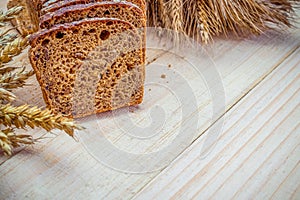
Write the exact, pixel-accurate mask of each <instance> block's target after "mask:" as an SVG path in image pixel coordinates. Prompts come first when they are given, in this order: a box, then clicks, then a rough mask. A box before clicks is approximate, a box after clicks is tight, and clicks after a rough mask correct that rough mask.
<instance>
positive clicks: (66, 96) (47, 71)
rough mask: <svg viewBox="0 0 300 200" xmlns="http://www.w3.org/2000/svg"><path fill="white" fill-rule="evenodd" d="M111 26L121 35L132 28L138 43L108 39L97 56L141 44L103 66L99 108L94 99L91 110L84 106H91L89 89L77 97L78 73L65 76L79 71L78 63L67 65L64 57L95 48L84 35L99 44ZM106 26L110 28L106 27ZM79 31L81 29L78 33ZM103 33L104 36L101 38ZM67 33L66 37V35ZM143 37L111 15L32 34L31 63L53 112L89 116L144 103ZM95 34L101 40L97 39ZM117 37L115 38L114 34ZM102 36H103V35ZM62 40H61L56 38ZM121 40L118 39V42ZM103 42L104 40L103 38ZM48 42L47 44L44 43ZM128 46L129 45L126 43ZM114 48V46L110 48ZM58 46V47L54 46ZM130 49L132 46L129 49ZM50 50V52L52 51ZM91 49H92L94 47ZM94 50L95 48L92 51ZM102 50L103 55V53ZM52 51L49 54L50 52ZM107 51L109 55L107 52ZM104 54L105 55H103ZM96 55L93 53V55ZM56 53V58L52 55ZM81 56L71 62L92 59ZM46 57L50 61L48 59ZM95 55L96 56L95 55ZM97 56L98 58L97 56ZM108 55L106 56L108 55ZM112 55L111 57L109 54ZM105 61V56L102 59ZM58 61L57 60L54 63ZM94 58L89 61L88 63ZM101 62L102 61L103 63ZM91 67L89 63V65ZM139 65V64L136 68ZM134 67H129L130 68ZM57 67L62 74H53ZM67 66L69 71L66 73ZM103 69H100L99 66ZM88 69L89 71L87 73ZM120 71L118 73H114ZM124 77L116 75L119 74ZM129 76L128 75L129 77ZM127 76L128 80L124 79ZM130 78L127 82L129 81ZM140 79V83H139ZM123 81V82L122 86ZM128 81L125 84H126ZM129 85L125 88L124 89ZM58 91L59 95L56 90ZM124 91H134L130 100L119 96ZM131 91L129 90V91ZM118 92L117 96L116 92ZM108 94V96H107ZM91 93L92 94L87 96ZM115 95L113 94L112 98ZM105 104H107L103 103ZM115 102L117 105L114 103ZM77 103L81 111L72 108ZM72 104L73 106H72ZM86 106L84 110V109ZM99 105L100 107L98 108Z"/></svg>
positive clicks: (132, 33)
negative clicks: (61, 49)
mask: <svg viewBox="0 0 300 200" xmlns="http://www.w3.org/2000/svg"><path fill="white" fill-rule="evenodd" d="M108 24H109V26H108V27H111V28H113V29H112V30H110V31H111V35H112V36H114V34H115V35H116V34H118V33H123V31H129V33H131V35H133V36H134V38H135V39H137V40H136V41H137V43H134V42H136V41H133V43H132V42H131V43H130V42H126V40H118V41H121V43H122V41H125V42H123V43H122V44H119V43H114V42H116V41H115V40H113V39H111V40H110V39H107V40H108V41H107V42H108V43H106V46H105V45H104V44H105V43H101V41H100V43H101V44H103V46H101V45H100V49H98V50H97V51H96V53H95V55H96V56H99V55H100V56H101V57H102V56H103V55H106V56H107V55H109V53H111V50H110V51H109V50H107V52H105V49H106V48H108V49H114V48H116V49H117V50H121V52H122V50H123V49H124V48H125V49H126V48H128V47H126V45H128V44H131V45H132V44H137V45H138V46H137V47H136V48H135V50H134V48H133V51H130V50H129V51H128V52H127V53H125V54H124V55H122V56H118V57H116V58H115V59H114V60H111V62H113V63H112V64H111V65H109V66H108V67H107V66H106V65H105V66H106V67H105V68H101V70H100V71H102V72H103V70H104V72H105V71H106V72H105V73H102V72H101V77H102V78H100V82H99V83H98V84H96V85H97V95H96V96H95V102H96V104H95V105H96V107H93V106H94V104H93V101H91V102H92V105H91V106H92V109H90V107H87V109H85V107H84V106H86V105H83V104H84V103H86V102H85V101H87V102H89V103H88V104H87V105H90V104H91V103H90V101H89V98H87V99H86V98H85V94H86V93H87V92H89V90H83V93H80V92H79V96H78V97H77V96H76V95H75V97H74V95H73V93H72V92H73V91H74V87H75V86H76V84H75V86H74V80H73V81H72V80H71V79H72V77H73V78H74V76H75V75H74V74H73V75H72V74H71V75H66V77H61V76H64V73H66V74H67V73H68V72H69V70H70V71H73V70H75V71H76V70H78V68H77V67H78V66H77V65H73V64H68V63H67V64H66V65H65V64H64V63H63V62H61V61H62V60H60V57H61V58H63V57H66V58H70V55H76V54H77V53H76V52H77V50H78V53H79V52H82V51H84V50H85V48H92V49H93V47H90V46H89V45H88V44H87V45H86V46H84V45H85V42H84V41H85V40H84V38H83V37H85V38H86V39H88V40H86V41H87V42H90V43H89V44H92V45H94V46H95V45H96V47H97V44H93V43H92V42H94V43H98V42H97V41H99V40H100V38H101V34H102V32H103V31H105V29H107V27H106V25H108ZM104 27H106V28H104ZM86 28H88V29H90V28H92V29H95V30H94V31H93V32H91V35H87V36H82V35H81V34H82V33H84V31H88V30H84V29H86ZM76 30H77V32H76V33H75V31H76ZM78 30H79V32H78ZM99 33H101V34H100V37H99ZM76 34H77V35H78V37H79V40H80V41H78V44H77V43H74V41H73V43H71V44H70V45H69V46H67V45H63V44H64V42H66V41H67V40H68V39H69V38H73V37H75V36H77V35H76ZM64 35H65V36H64ZM55 36H56V38H57V36H59V38H61V37H60V36H62V37H65V38H63V39H56V38H55ZM136 36H139V35H138V32H137V31H136V30H135V27H134V26H133V25H132V24H130V23H128V22H125V21H122V20H119V19H111V18H109V19H107V18H94V19H86V20H82V21H76V22H72V23H68V24H61V25H56V26H53V27H52V28H51V29H49V30H43V31H41V32H39V33H36V34H34V35H32V37H31V38H30V44H31V49H30V51H29V58H30V62H31V64H32V66H33V68H34V70H35V71H36V77H37V79H38V81H39V83H40V85H41V89H42V92H43V97H44V99H45V102H46V104H47V106H48V107H49V108H50V109H51V110H52V111H53V113H61V114H63V115H65V116H68V117H83V116H86V115H90V114H94V113H98V112H104V111H108V110H114V109H117V108H120V107H123V106H129V105H136V104H139V103H141V101H142V98H143V91H144V88H143V82H144V76H145V75H144V74H145V69H144V59H143V56H144V52H143V50H142V40H141V38H140V37H136ZM90 37H91V38H92V37H94V40H93V41H91V40H90V39H89V38H90ZM95 37H96V38H97V39H95ZM112 38H113V37H112ZM101 39H102V38H101ZM45 40H47V43H45ZM56 40H58V41H56ZM74 40H75V41H77V40H76V39H74ZM104 40H106V37H105V38H104ZM118 41H117V42H118ZM49 42H50V43H51V42H52V43H51V44H49V46H50V47H51V48H52V49H50V48H49V47H48V46H47V45H48V43H49ZM55 42H57V44H58V46H59V45H60V47H56V46H55V45H53V44H54V43H55ZM102 42H103V41H102ZM44 43H45V44H44ZM112 43H114V44H117V45H116V46H114V45H113V44H112ZM122 45H125V46H122ZM64 47H65V48H70V49H69V51H68V52H60V49H59V48H64ZM109 47H110V48H109ZM54 48H56V49H54ZM74 48H78V49H77V50H76V51H75V52H73V53H75V54H72V49H74ZM129 49H130V48H129ZM48 50H49V52H48ZM90 50H91V49H90ZM90 50H87V51H88V52H90ZM92 51H93V50H92ZM99 52H100V54H99ZM48 53H49V54H48ZM53 53H54V54H55V55H56V56H57V55H58V56H59V57H58V59H56V58H57V57H55V55H53ZM106 53H107V54H106ZM102 54H103V55H102ZM91 55H93V52H92V54H91ZM51 56H53V57H51ZM81 57H83V58H80V59H78V58H77V57H71V58H70V59H71V61H70V62H73V63H78V62H81V61H82V59H83V60H85V59H88V57H86V56H83V55H81ZM45 58H46V60H45ZM93 58H94V57H93ZM96 58H97V57H96ZM99 58H100V57H99ZM105 58H106V57H105ZM108 58H109V57H108ZM100 60H101V59H100ZM53 61H54V62H53ZM89 62H90V61H88V64H90V63H89ZM96 63H97V65H101V64H99V62H96ZM100 63H101V62H100ZM82 66H85V63H81V65H80V67H82ZM87 66H88V65H87ZM133 66H135V67H133ZM128 67H129V68H130V69H129V68H128ZM55 69H57V70H59V71H58V73H59V74H58V75H56V74H52V73H54V72H55ZM66 69H67V71H66V72H64V71H65V70H66ZM88 70H89V68H87V69H85V71H83V74H84V73H87V74H86V75H85V76H84V75H83V76H82V77H83V78H87V79H89V77H90V76H91V72H92V71H90V72H89V71H88ZM97 70H98V71H97V72H99V69H97ZM86 71H87V72H86ZM114 72H116V73H114ZM119 75H120V77H116V76H119ZM127 76H128V77H127ZM123 77H125V78H124V80H122V79H123ZM61 78H63V79H62V80H64V78H66V79H67V82H66V84H65V85H64V84H63V85H60V84H59V82H60V81H61ZM126 81H127V82H126ZM135 82H137V83H135ZM85 84H88V85H90V84H89V82H88V80H87V81H86V80H85V81H83V82H82V81H81V82H80V81H79V85H85ZM116 84H117V85H119V86H120V87H119V88H116V87H114V88H112V89H111V86H112V85H116ZM122 84H123V85H122ZM124 84H125V85H124ZM131 85H135V86H137V87H136V88H133V89H134V90H132V88H129V86H130V87H131ZM124 88H125V89H124ZM57 91H58V93H57V95H55V94H56V92H57ZM123 91H125V93H123V94H122V95H125V96H126V95H128V94H132V95H131V96H129V99H130V101H126V102H122V99H121V98H120V97H121V96H122V95H121V96H120V95H119V93H122V92H123ZM126 91H129V92H126ZM130 91H131V92H132V91H134V92H135V93H130ZM114 92H115V94H116V95H114ZM54 93H55V94H54ZM107 95H108V96H107ZM87 96H88V95H87ZM111 96H113V97H111ZM114 97H115V100H116V101H115V102H116V104H114V102H111V101H112V100H114ZM72 98H74V102H76V103H75V104H73V105H71V104H72V102H70V101H71V99H72ZM102 104H103V105H102ZM113 104H114V105H113ZM74 105H75V106H76V105H78V107H79V110H78V111H76V112H74V111H73V110H71V108H72V106H74ZM70 106H71V108H70ZM81 106H83V107H81ZM81 108H82V109H81ZM95 108H96V109H95Z"/></svg>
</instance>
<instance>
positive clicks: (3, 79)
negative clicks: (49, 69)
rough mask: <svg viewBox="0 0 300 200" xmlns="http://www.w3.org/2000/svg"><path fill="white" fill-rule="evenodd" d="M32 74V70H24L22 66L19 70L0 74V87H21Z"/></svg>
mask: <svg viewBox="0 0 300 200" xmlns="http://www.w3.org/2000/svg"><path fill="white" fill-rule="evenodd" d="M33 74H34V71H25V68H24V67H23V68H22V69H21V70H20V71H19V72H14V73H11V72H9V73H5V74H3V75H2V76H0V87H2V88H4V89H8V90H10V89H13V88H18V87H23V86H24V85H25V81H26V80H27V79H28V78H29V77H31V76H32V75H33Z"/></svg>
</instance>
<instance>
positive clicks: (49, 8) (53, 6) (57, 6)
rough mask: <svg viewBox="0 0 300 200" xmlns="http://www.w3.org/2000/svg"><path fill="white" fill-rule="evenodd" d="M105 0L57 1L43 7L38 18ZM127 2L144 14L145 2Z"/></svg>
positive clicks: (138, 0)
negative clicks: (73, 6)
mask: <svg viewBox="0 0 300 200" xmlns="http://www.w3.org/2000/svg"><path fill="white" fill-rule="evenodd" d="M102 1H105V0H64V1H58V2H56V3H54V4H51V5H49V6H47V7H44V8H42V9H41V11H40V16H42V15H44V14H46V13H49V12H54V11H56V10H58V9H60V8H63V7H68V6H72V5H76V4H88V3H94V2H102ZM110 1H112V2H115V3H116V0H110ZM120 2H121V0H119V1H117V3H120ZM127 2H130V3H133V4H135V5H137V6H138V7H139V8H141V9H142V10H143V11H144V12H146V2H145V0H128V1H127Z"/></svg>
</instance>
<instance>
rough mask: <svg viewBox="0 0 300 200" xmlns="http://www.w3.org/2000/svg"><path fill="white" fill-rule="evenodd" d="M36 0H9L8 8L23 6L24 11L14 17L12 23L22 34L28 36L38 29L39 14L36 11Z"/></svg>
mask: <svg viewBox="0 0 300 200" xmlns="http://www.w3.org/2000/svg"><path fill="white" fill-rule="evenodd" d="M35 5H36V2H35V1H32V0H9V1H8V3H7V8H8V9H10V8H12V7H15V6H22V7H23V9H22V11H21V12H20V13H19V14H18V15H17V16H15V18H14V19H12V21H11V22H12V24H13V25H14V26H15V27H16V28H17V30H18V31H19V32H20V34H21V35H23V36H27V35H29V34H31V33H34V32H36V31H37V30H38V24H39V23H38V16H37V12H36V11H35Z"/></svg>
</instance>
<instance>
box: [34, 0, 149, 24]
mask: <svg viewBox="0 0 300 200" xmlns="http://www.w3.org/2000/svg"><path fill="white" fill-rule="evenodd" d="M94 17H100V18H101V17H105V18H118V19H121V20H124V21H128V22H130V23H132V24H133V25H134V26H135V27H137V28H142V29H144V28H145V27H146V16H145V14H144V12H143V11H142V10H141V9H140V8H139V7H137V6H136V5H134V4H132V3H125V2H124V3H114V2H108V1H104V2H97V3H90V4H79V5H74V6H69V7H65V8H61V9H59V10H57V11H55V12H53V13H47V14H45V15H43V16H42V17H41V18H40V28H41V29H44V28H46V29H49V28H51V27H52V26H53V25H55V24H63V23H69V22H72V21H78V20H81V19H86V18H94Z"/></svg>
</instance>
